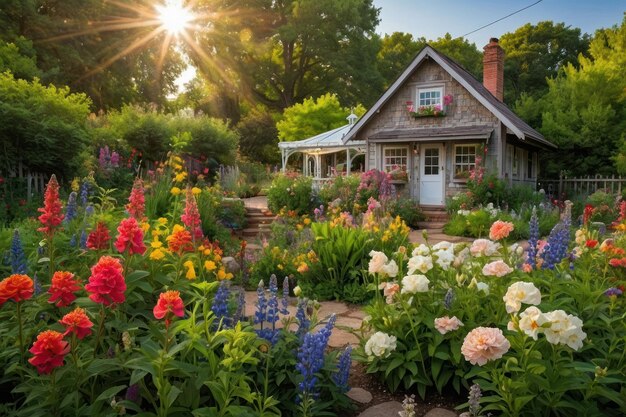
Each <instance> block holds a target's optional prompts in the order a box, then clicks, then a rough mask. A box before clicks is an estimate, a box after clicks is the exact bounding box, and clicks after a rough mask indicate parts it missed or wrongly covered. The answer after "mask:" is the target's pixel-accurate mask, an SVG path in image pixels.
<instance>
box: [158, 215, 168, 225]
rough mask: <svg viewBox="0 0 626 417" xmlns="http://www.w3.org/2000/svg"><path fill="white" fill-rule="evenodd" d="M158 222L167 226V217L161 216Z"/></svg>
mask: <svg viewBox="0 0 626 417" xmlns="http://www.w3.org/2000/svg"><path fill="white" fill-rule="evenodd" d="M157 223H158V224H160V225H161V226H165V225H166V224H167V219H166V218H165V217H159V218H158V220H157Z"/></svg>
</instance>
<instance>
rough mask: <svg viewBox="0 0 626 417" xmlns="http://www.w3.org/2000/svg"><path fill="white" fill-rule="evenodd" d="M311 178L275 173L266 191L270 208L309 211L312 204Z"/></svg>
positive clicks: (274, 209)
mask: <svg viewBox="0 0 626 417" xmlns="http://www.w3.org/2000/svg"><path fill="white" fill-rule="evenodd" d="M312 185H313V180H312V179H311V178H310V177H307V176H303V175H298V174H293V173H287V174H282V173H279V174H276V176H275V177H274V180H273V181H272V185H271V187H270V189H269V191H268V193H267V204H268V207H269V209H270V210H272V211H273V212H274V213H278V211H279V210H280V209H283V208H284V209H286V210H292V211H295V212H296V213H299V214H307V213H310V212H311V210H312V209H313V206H314V199H313V198H312Z"/></svg>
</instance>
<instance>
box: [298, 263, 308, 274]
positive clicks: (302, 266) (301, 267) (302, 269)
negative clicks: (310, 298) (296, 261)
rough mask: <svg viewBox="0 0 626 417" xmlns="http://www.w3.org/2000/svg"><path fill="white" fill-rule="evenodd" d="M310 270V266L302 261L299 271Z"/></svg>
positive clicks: (302, 272)
mask: <svg viewBox="0 0 626 417" xmlns="http://www.w3.org/2000/svg"><path fill="white" fill-rule="evenodd" d="M308 270H309V266H308V265H307V264H306V263H304V262H302V263H301V264H300V266H298V272H299V273H301V274H304V273H305V272H306V271H308Z"/></svg>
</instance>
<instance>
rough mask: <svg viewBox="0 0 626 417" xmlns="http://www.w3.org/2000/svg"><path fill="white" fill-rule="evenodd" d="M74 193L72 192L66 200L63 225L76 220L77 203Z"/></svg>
mask: <svg viewBox="0 0 626 417" xmlns="http://www.w3.org/2000/svg"><path fill="white" fill-rule="evenodd" d="M76 197H77V195H76V192H75V191H72V192H71V193H70V196H69V197H68V199H67V207H65V219H63V223H65V224H67V223H69V222H71V221H72V220H74V219H75V218H76V213H77V208H78V203H77V202H76Z"/></svg>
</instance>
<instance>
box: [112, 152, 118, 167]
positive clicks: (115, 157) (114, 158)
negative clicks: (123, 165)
mask: <svg viewBox="0 0 626 417" xmlns="http://www.w3.org/2000/svg"><path fill="white" fill-rule="evenodd" d="M119 165H120V154H119V153H117V152H116V151H113V152H112V153H111V166H112V167H118V166H119Z"/></svg>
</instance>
